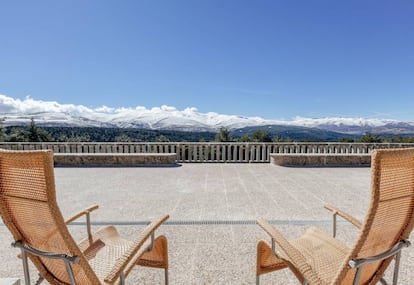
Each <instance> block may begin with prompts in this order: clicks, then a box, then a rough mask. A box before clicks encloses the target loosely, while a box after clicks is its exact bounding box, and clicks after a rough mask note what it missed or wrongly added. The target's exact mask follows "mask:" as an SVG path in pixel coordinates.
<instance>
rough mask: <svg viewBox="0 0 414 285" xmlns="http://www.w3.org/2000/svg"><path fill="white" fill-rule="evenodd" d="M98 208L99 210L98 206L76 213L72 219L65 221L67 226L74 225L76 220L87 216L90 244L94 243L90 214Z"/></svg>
mask: <svg viewBox="0 0 414 285" xmlns="http://www.w3.org/2000/svg"><path fill="white" fill-rule="evenodd" d="M98 208H99V206H98V205H92V206H89V207H88V208H86V209H84V210H82V211H80V212H78V213H76V214H75V215H73V216H72V217H71V218H69V219H67V220H66V221H65V224H66V225H68V224H70V223H72V222H73V221H74V220H76V219H79V218H80V217H82V216H86V231H87V232H88V240H89V244H92V242H93V238H92V229H91V217H90V213H91V212H92V211H95V210H96V209H98Z"/></svg>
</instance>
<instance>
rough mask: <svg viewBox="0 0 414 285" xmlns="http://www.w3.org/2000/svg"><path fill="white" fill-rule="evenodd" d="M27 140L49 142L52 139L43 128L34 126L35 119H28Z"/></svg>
mask: <svg viewBox="0 0 414 285" xmlns="http://www.w3.org/2000/svg"><path fill="white" fill-rule="evenodd" d="M27 138H28V141H29V142H50V141H53V139H52V136H51V135H50V134H49V133H48V132H47V131H46V130H44V129H42V128H39V127H38V126H36V123H35V120H34V119H33V118H31V119H30V125H29V129H28V131H27Z"/></svg>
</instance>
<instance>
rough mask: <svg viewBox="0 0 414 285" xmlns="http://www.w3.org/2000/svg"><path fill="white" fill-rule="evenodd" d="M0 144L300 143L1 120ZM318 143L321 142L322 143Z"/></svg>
mask: <svg viewBox="0 0 414 285" xmlns="http://www.w3.org/2000/svg"><path fill="white" fill-rule="evenodd" d="M0 141H1V142H299V141H302V142H303V141H309V140H307V139H306V138H303V139H297V138H296V139H292V138H289V137H288V136H282V135H281V134H271V133H270V132H269V131H267V130H263V129H256V130H254V131H253V132H251V133H244V134H241V135H237V133H233V132H231V131H230V130H228V129H226V128H221V129H220V130H219V131H218V132H217V133H214V132H201V131H200V132H186V131H174V130H148V129H137V128H125V129H124V128H100V127H39V126H38V125H37V124H36V122H35V121H34V119H31V121H30V123H29V124H28V125H27V126H12V127H4V125H3V120H1V119H0ZM318 141H324V140H323V139H321V140H318ZM337 141H339V142H344V143H351V142H362V143H414V136H401V135H377V134H370V133H367V134H364V135H362V136H359V137H346V136H344V137H343V138H341V139H339V140H337Z"/></svg>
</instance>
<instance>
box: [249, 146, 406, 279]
mask: <svg viewBox="0 0 414 285" xmlns="http://www.w3.org/2000/svg"><path fill="white" fill-rule="evenodd" d="M371 179H372V182H371V189H372V191H371V195H372V197H371V202H370V207H369V210H368V214H367V216H366V218H365V221H364V222H363V223H361V222H360V221H358V220H356V219H354V218H352V217H351V216H349V215H348V214H345V213H344V212H342V211H340V210H338V209H336V208H334V207H331V206H325V208H326V209H328V210H330V211H332V213H333V217H334V223H333V224H334V233H333V237H332V236H330V235H328V234H326V233H324V232H323V231H321V230H319V229H316V228H310V229H308V230H307V231H306V233H305V234H304V235H303V236H302V237H300V238H299V239H296V240H291V241H288V240H287V239H286V238H285V237H284V236H283V235H282V234H281V233H280V232H279V231H278V230H277V229H275V228H274V227H273V226H272V225H270V224H269V223H268V222H267V221H265V220H264V219H261V218H260V219H258V220H257V223H258V224H259V225H260V226H261V227H262V228H263V229H264V230H265V231H266V232H267V233H268V234H269V235H270V237H271V239H272V243H271V246H269V245H268V244H267V243H266V242H264V241H259V243H258V245H257V268H256V283H257V284H258V283H259V277H260V275H261V274H264V273H268V272H272V271H275V270H279V269H283V268H289V269H291V270H292V272H293V273H294V274H295V276H296V277H297V278H298V280H299V281H300V282H302V284H312V285H313V284H338V285H339V284H342V285H345V284H372V285H373V284H377V282H381V283H382V284H387V282H386V281H385V280H384V279H382V277H383V273H384V271H385V270H386V268H387V267H388V266H389V264H390V263H391V261H392V260H393V259H395V264H394V275H393V283H392V284H394V285H395V284H397V279H398V267H399V263H400V254H401V249H402V248H404V247H407V246H409V245H410V242H409V241H408V240H407V239H408V237H409V235H410V233H411V231H412V229H413V224H414V149H413V148H411V149H398V150H391V149H390V150H377V151H373V153H372V167H371ZM337 216H340V217H342V218H344V219H346V220H348V221H349V222H350V223H352V224H353V225H354V226H356V227H357V228H358V229H359V230H360V234H359V237H358V239H357V240H356V241H355V243H354V245H353V246H352V247H351V248H348V247H347V246H346V245H345V244H343V243H342V242H341V241H339V240H338V239H336V238H335V235H336V217H337Z"/></svg>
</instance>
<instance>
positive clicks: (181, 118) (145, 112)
mask: <svg viewBox="0 0 414 285" xmlns="http://www.w3.org/2000/svg"><path fill="white" fill-rule="evenodd" d="M0 116H3V117H5V118H6V123H7V121H8V120H10V121H13V122H18V121H19V120H20V121H21V120H23V119H24V120H27V118H29V117H31V116H36V120H40V121H42V122H44V123H47V122H50V120H52V119H51V118H54V119H56V118H61V120H75V121H76V120H77V124H80V125H81V124H84V122H85V120H83V119H81V118H85V119H87V120H89V122H99V123H108V124H111V125H118V126H135V125H145V124H146V125H148V126H150V127H154V128H156V127H159V128H161V127H168V126H169V125H168V124H171V125H174V124H175V125H180V124H181V125H199V126H202V127H206V128H215V129H216V128H219V127H227V128H239V127H245V126H256V125H265V124H282V125H296V126H307V127H316V126H319V125H323V124H329V125H337V126H340V125H359V126H381V125H384V124H386V123H392V122H396V121H394V120H383V119H378V118H375V119H367V118H343V117H326V118H316V119H315V118H305V117H300V116H298V117H295V118H294V119H293V120H266V119H263V118H260V117H242V116H237V115H225V114H218V113H215V112H208V113H200V112H198V109H197V108H195V107H188V108H185V109H184V110H178V109H177V108H175V107H173V106H168V105H162V106H160V107H153V108H151V109H148V108H146V107H143V106H136V107H121V108H113V107H109V106H101V107H98V108H88V107H85V106H83V105H73V104H59V103H58V102H56V101H41V100H35V99H33V98H31V97H26V98H25V99H24V100H20V99H14V98H11V97H9V96H6V95H1V94H0ZM48 120H49V121H48Z"/></svg>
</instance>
